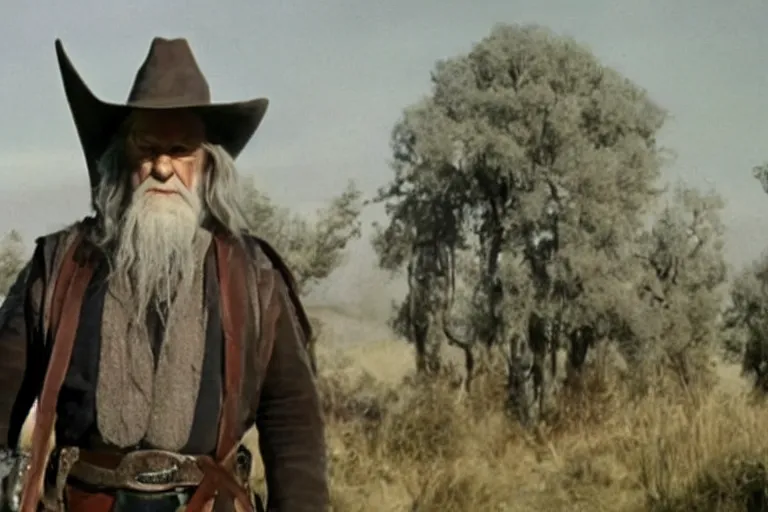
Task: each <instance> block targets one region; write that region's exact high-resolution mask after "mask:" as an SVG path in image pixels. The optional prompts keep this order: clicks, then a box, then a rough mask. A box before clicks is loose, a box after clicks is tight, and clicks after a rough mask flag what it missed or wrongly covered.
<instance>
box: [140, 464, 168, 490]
mask: <svg viewBox="0 0 768 512" xmlns="http://www.w3.org/2000/svg"><path fill="white" fill-rule="evenodd" d="M178 474H179V466H178V464H173V465H172V466H171V467H169V468H166V469H160V470H157V471H143V472H141V473H136V475H135V476H134V479H135V480H136V481H137V482H139V483H140V484H144V485H166V484H169V483H171V482H172V481H173V480H174V479H175V478H176V477H177V476H178Z"/></svg>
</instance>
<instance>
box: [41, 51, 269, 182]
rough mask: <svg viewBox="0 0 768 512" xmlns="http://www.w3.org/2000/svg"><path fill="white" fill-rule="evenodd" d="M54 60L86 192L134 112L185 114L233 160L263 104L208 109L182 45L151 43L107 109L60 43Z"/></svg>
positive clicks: (202, 83)
mask: <svg viewBox="0 0 768 512" xmlns="http://www.w3.org/2000/svg"><path fill="white" fill-rule="evenodd" d="M56 57H57V58H58V61H59V68H60V70H61V79H62V81H63V82H64V92H65V93H66V96H67V102H68V103H69V107H70V110H71V111H72V117H73V118H74V121H75V127H76V129H77V134H78V136H79V138H80V143H81V144H82V147H83V152H84V153H85V159H86V163H87V165H88V175H89V178H90V181H91V188H92V189H93V188H95V187H96V186H97V185H98V183H99V180H100V173H99V171H98V160H99V158H101V156H102V155H103V154H104V152H105V150H106V149H107V148H108V146H109V144H110V143H111V141H112V139H113V137H114V136H115V134H116V133H117V132H118V131H119V129H120V126H121V125H122V123H123V122H124V121H125V119H126V117H127V116H128V115H129V114H130V113H131V112H132V111H135V110H168V109H189V110H192V111H194V112H196V113H197V114H198V115H199V116H200V118H201V119H202V121H203V123H204V124H205V127H206V138H207V140H208V141H209V142H211V143H213V144H219V145H221V146H222V147H223V148H224V149H225V150H227V152H228V153H229V154H230V155H231V156H232V158H237V156H238V155H239V154H240V152H241V151H242V150H243V148H244V147H245V146H246V144H247V143H248V141H249V140H250V139H251V137H253V134H254V133H255V132H256V129H257V128H258V127H259V123H261V120H262V118H263V117H264V114H265V112H266V110H267V105H268V103H269V101H268V100H267V99H266V98H257V99H252V100H247V101H241V102H236V103H211V93H210V89H209V87H208V81H207V80H206V79H205V76H204V75H203V73H202V71H200V68H199V67H198V65H197V62H196V60H195V57H194V55H193V54H192V50H191V48H190V47H189V43H188V42H187V40H186V39H183V38H179V39H163V38H160V37H156V38H154V39H153V40H152V44H151V45H150V48H149V53H148V54H147V57H146V58H145V59H144V63H143V64H142V65H141V67H140V68H139V70H138V72H137V73H136V78H135V79H134V82H133V87H132V88H131V91H130V93H129V95H128V101H127V102H126V103H124V104H116V103H108V102H105V101H102V100H100V99H99V98H97V97H96V95H94V94H93V93H92V92H91V90H90V89H89V88H88V86H87V85H86V84H85V82H84V81H83V79H82V78H81V77H80V75H79V74H78V73H77V71H76V70H75V67H74V66H73V65H72V62H71V61H70V60H69V57H68V56H67V54H66V52H65V51H64V47H63V46H62V44H61V40H59V39H57V40H56Z"/></svg>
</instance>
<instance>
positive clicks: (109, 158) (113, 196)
mask: <svg viewBox="0 0 768 512" xmlns="http://www.w3.org/2000/svg"><path fill="white" fill-rule="evenodd" d="M202 147H203V149H204V150H205V153H206V155H207V157H208V158H207V166H208V167H207V169H206V172H205V173H204V177H205V179H204V182H203V183H202V186H203V190H202V198H203V203H204V204H203V215H204V218H203V219H201V220H203V221H206V222H211V221H212V222H215V223H216V224H218V226H219V227H220V228H222V229H224V230H225V231H226V232H227V233H228V234H230V235H232V236H234V237H235V238H237V239H240V238H241V236H242V234H243V233H244V232H246V231H248V227H249V223H248V220H247V218H246V216H245V213H244V208H243V200H244V198H243V196H242V190H243V188H242V187H241V186H240V184H239V179H238V173H237V170H236V167H235V162H234V161H233V160H232V157H231V156H230V155H229V153H227V152H226V150H224V148H222V147H221V146H219V145H216V144H210V143H204V144H203V146H202ZM123 149H124V142H123V140H122V138H118V139H116V140H115V141H114V142H113V143H112V144H111V145H110V147H109V148H108V149H107V151H106V152H105V153H104V155H103V156H102V158H101V160H100V161H99V171H100V173H101V181H100V183H99V185H98V186H97V187H96V189H95V190H94V191H93V207H94V209H95V210H96V217H97V220H98V223H99V229H98V234H97V236H96V238H95V240H94V242H95V243H96V244H97V245H98V246H99V247H101V248H102V249H106V248H107V247H110V246H112V245H113V244H115V243H116V242H117V241H118V239H119V236H120V224H121V219H122V216H123V213H124V212H125V210H126V208H127V207H128V205H129V204H130V201H131V193H132V190H131V187H130V173H129V172H128V171H127V170H126V168H125V158H124V151H123Z"/></svg>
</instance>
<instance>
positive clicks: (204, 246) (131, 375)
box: [0, 38, 328, 512]
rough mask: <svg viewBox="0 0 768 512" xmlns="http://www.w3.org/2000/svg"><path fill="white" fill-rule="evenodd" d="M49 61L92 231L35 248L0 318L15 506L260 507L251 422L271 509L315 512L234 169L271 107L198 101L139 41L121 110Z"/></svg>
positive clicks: (290, 392)
mask: <svg viewBox="0 0 768 512" xmlns="http://www.w3.org/2000/svg"><path fill="white" fill-rule="evenodd" d="M56 53H57V56H58V61H59V66H60V70H61V75H62V80H63V82H64V89H65V92H66V96H67V100H68V102H69V105H70V109H71V111H72V115H73V117H74V121H75V126H76V128H77V133H78V136H79V138H80V142H81V144H82V148H83V150H84V153H85V157H86V163H87V167H88V170H89V175H90V180H91V185H92V190H93V199H92V203H93V204H92V205H93V208H94V210H95V215H94V216H93V217H89V218H87V219H85V220H83V221H81V222H78V223H76V224H75V225H73V226H71V227H70V228H68V229H65V230H62V231H61V232H58V233H54V234H51V235H47V236H44V237H42V238H40V239H38V241H37V245H36V249H35V252H34V255H33V257H32V260H31V262H30V264H29V265H28V266H27V268H26V269H25V271H24V272H23V274H22V276H21V277H20V280H19V282H18V283H17V286H16V287H15V290H14V291H13V293H12V294H11V296H10V297H9V298H8V300H7V303H6V305H5V306H4V308H3V311H2V312H0V315H1V316H0V375H2V377H1V378H0V379H1V380H2V384H3V390H2V393H0V395H1V396H0V436H3V437H7V445H6V446H8V447H17V448H18V451H19V453H18V457H17V467H16V469H15V470H14V472H13V473H12V475H11V477H10V478H9V479H7V481H6V486H5V490H6V493H5V494H6V497H7V500H8V502H9V505H10V506H11V508H16V509H21V510H23V511H24V512H33V511H35V510H40V509H44V510H68V511H72V512H78V511H84V510H88V511H95V512H98V511H105V512H106V511H122V510H146V511H165V510H168V511H171V510H188V511H202V510H214V511H220V510H238V511H246V510H248V511H250V510H254V509H255V508H257V507H259V506H260V505H259V503H258V500H257V499H255V498H254V496H253V493H252V492H251V491H250V489H249V487H248V482H247V480H248V478H247V476H248V475H247V474H248V464H247V461H248V457H247V454H245V453H244V452H243V450H242V448H241V447H240V446H239V444H240V443H239V441H240V439H241V438H242V435H243V434H244V432H245V431H246V430H247V429H249V428H250V427H251V426H253V425H256V427H257V428H258V430H259V440H260V452H261V457H262V459H263V461H264V466H265V473H266V482H267V494H268V502H267V510H274V511H289V512H301V511H321V510H326V509H327V506H328V488H327V480H326V452H325V443H324V431H323V422H322V417H321V412H320V406H319V401H318V393H317V389H316V385H315V380H314V374H313V372H312V368H311V365H310V360H309V357H308V354H307V350H306V340H307V337H308V336H309V324H308V322H307V318H306V315H305V313H304V310H303V308H302V305H301V303H300V301H299V299H298V297H297V296H296V292H295V286H294V283H293V279H292V276H291V273H290V272H289V270H288V269H287V268H286V266H285V264H284V263H283V261H282V260H281V258H280V257H279V255H278V254H276V253H275V251H274V250H273V249H271V247H270V246H269V245H268V244H267V243H266V242H265V241H263V240H260V239H258V238H256V237H254V236H253V235H251V234H249V233H250V229H249V226H248V223H247V221H246V219H245V218H244V216H243V212H242V210H241V204H240V197H239V194H238V193H239V189H238V181H237V173H236V171H235V166H234V163H233V160H234V159H235V158H236V157H237V156H238V154H239V153H240V152H241V151H242V149H243V148H244V147H245V146H246V144H247V143H248V141H249V140H250V139H251V137H252V136H253V134H254V132H255V131H256V129H257V127H258V126H259V123H260V122H261V120H262V118H263V116H264V113H265V111H266V108H267V100H266V99H255V100H250V101H245V102H240V103H228V104H215V103H211V101H210V93H209V88H208V84H207V82H206V79H205V77H204V76H203V74H202V72H201V71H200V69H199V68H198V65H197V63H196V61H195V58H194V56H193V54H192V51H191V50H190V48H189V45H188V43H187V41H186V40H184V39H174V40H166V39H161V38H155V39H154V40H153V41H152V44H151V47H150V50H149V54H148V55H147V57H146V60H145V61H144V63H143V64H142V66H141V67H140V69H139V71H138V73H137V75H136V79H135V82H134V84H133V88H132V89H131V91H130V95H129V99H128V102H127V104H124V105H119V104H111V103H106V102H103V101H101V100H99V99H97V98H96V96H94V94H93V93H91V91H90V90H89V88H88V87H87V86H86V85H85V83H84V81H83V80H82V79H81V78H80V76H79V75H78V73H77V72H76V70H75V68H74V67H73V65H72V63H71V62H70V60H69V58H68V57H67V55H66V54H65V52H64V50H63V48H62V45H61V43H60V42H59V41H56ZM254 228H255V229H256V230H258V226H255V227H254Z"/></svg>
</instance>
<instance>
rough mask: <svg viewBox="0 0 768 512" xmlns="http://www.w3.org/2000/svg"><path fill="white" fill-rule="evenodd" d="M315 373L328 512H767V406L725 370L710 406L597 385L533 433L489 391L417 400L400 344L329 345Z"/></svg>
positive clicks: (675, 395)
mask: <svg viewBox="0 0 768 512" xmlns="http://www.w3.org/2000/svg"><path fill="white" fill-rule="evenodd" d="M320 359H321V368H322V375H321V380H320V383H321V386H322V392H323V397H324V408H325V412H326V417H327V424H328V441H329V449H330V453H331V464H332V467H331V481H332V500H333V510H335V511H339V512H347V511H350V512H351V511H363V510H366V511H433V510H434V511H445V512H447V511H469V510H477V511H481V510H482V511H485V510H488V511H510V512H513V511H537V510H542V511H559V510H563V511H565V510H572V511H590V512H592V511H645V510H647V511H655V512H661V511H670V512H671V511H692V510H696V511H704V512H706V511H744V510H749V511H753V510H754V511H757V510H763V508H762V507H763V499H764V497H765V495H764V493H765V492H766V489H768V470H766V466H765V463H766V462H768V435H767V434H766V430H767V429H766V426H767V425H768V406H766V405H763V404H760V403H754V401H752V400H750V398H749V397H748V396H747V394H746V393H745V392H744V390H745V389H746V386H744V384H743V382H741V380H740V378H739V376H738V372H735V371H734V370H733V368H725V367H723V370H722V374H723V375H722V377H723V379H722V380H723V383H722V385H720V386H718V388H717V389H716V390H715V391H714V392H707V393H702V392H698V391H696V390H687V391H686V392H683V391H682V390H681V389H680V388H675V387H673V386H671V387H668V388H665V389H664V390H658V391H657V392H654V393H651V394H650V395H647V396H644V397H643V398H641V399H632V398H631V394H630V393H629V391H628V390H627V389H625V388H624V386H622V385H620V384H618V383H617V382H618V381H616V380H613V377H612V376H610V375H606V374H605V372H598V371H593V372H592V373H590V376H589V377H588V378H587V379H586V381H585V382H584V388H583V391H582V392H581V393H578V394H574V395H572V396H569V397H563V398H561V403H560V404H558V405H559V407H558V409H559V410H563V411H566V414H564V415H563V416H562V417H561V418H559V419H558V418H553V419H552V420H550V422H549V424H548V425H547V426H546V427H542V428H540V429H537V430H536V431H535V432H530V431H524V430H522V429H520V428H518V427H516V426H514V424H512V423H511V422H510V421H508V420H507V419H505V417H504V413H503V411H502V409H501V408H500V406H499V405H500V403H501V401H502V400H501V395H500V393H501V391H502V390H501V389H499V387H498V384H499V382H503V381H500V380H499V379H498V378H493V377H486V378H481V379H479V380H478V381H477V383H476V387H475V389H474V390H473V393H472V395H471V396H465V395H463V394H462V393H460V392H459V391H457V390H456V388H455V387H453V386H452V385H451V384H450V383H449V381H448V379H446V380H445V381H443V382H437V383H435V384H433V385H430V386H428V387H425V386H423V385H422V386H419V387H418V392H417V386H415V385H414V384H413V383H412V382H411V379H410V378H409V374H410V371H411V368H412V367H413V361H412V354H411V352H410V348H409V347H408V346H407V345H406V344H404V343H402V342H398V341H391V340H385V339H374V340H372V341H370V342H369V343H366V344H365V345H362V344H346V345H344V346H341V347H339V346H335V347H330V346H327V345H326V346H323V348H322V349H321V350H320ZM254 477H255V478H256V480H258V481H260V482H261V483H263V481H261V468H256V470H255V474H254ZM766 510H768V508H766Z"/></svg>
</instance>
